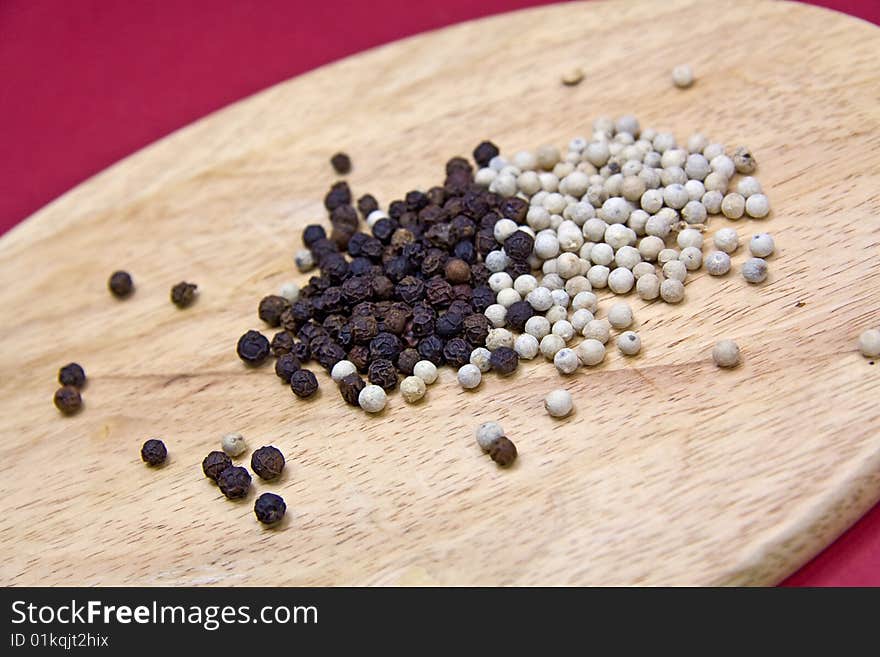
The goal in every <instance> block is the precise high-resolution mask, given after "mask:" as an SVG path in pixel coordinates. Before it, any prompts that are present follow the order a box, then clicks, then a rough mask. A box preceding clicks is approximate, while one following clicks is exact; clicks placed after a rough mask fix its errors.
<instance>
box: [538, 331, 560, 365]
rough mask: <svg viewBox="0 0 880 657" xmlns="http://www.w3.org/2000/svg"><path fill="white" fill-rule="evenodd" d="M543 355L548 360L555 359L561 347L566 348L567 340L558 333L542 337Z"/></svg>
mask: <svg viewBox="0 0 880 657" xmlns="http://www.w3.org/2000/svg"><path fill="white" fill-rule="evenodd" d="M540 349H541V355H543V356H544V358H546V359H547V360H553V357H554V356H555V355H556V353H557V352H558V351H559V350H560V349H565V340H563V339H562V338H560V337H559V336H558V335H555V334H553V333H549V334H547V335H545V336H544V337H543V338H541V344H540Z"/></svg>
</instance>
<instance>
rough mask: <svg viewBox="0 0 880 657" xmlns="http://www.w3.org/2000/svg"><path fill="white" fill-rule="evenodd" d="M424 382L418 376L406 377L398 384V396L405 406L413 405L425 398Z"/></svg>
mask: <svg viewBox="0 0 880 657" xmlns="http://www.w3.org/2000/svg"><path fill="white" fill-rule="evenodd" d="M426 390H427V388H426V386H425V382H424V381H423V380H422V379H421V378H420V377H418V376H408V377H406V378H404V379H403V381H401V382H400V396H401V397H403V401H405V402H406V403H407V404H415V403H416V402H417V401H419V400H420V399H421V398H422V397H424V396H425V392H426Z"/></svg>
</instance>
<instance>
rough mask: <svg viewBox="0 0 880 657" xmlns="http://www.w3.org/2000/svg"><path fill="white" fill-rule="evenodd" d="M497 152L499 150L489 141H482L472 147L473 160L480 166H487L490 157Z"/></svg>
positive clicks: (490, 159)
mask: <svg viewBox="0 0 880 657" xmlns="http://www.w3.org/2000/svg"><path fill="white" fill-rule="evenodd" d="M498 153H500V151H499V150H498V147H497V146H496V145H495V144H493V143H492V142H491V141H482V142H480V143H479V144H478V145H477V147H476V148H475V149H474V162H476V163H477V164H479V165H480V166H481V167H487V166H489V162H491V161H492V158H493V157H495V156H497V155H498Z"/></svg>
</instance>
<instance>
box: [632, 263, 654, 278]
mask: <svg viewBox="0 0 880 657" xmlns="http://www.w3.org/2000/svg"><path fill="white" fill-rule="evenodd" d="M654 271H655V270H654V265H652V264H651V263H650V262H640V263H638V264H637V265H636V266H635V267H633V269H632V272H633V276H634V277H635V279H636V282H637V283H638V280H639V279H640V278H641V277H642V276H644V275H645V274H653V273H654Z"/></svg>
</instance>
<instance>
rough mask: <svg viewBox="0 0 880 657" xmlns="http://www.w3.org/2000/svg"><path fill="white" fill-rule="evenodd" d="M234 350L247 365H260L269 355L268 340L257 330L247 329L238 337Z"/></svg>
mask: <svg viewBox="0 0 880 657" xmlns="http://www.w3.org/2000/svg"><path fill="white" fill-rule="evenodd" d="M236 351H237V352H238V357H239V358H241V359H242V360H243V361H244V362H245V363H247V364H248V365H260V364H262V363H263V362H264V361H265V360H266V359H267V358H268V357H269V340H267V339H266V336H265V335H263V334H262V333H260V332H259V331H248V332H247V333H245V334H244V335H242V336H241V337H240V338H239V339H238V346H237V347H236Z"/></svg>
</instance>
